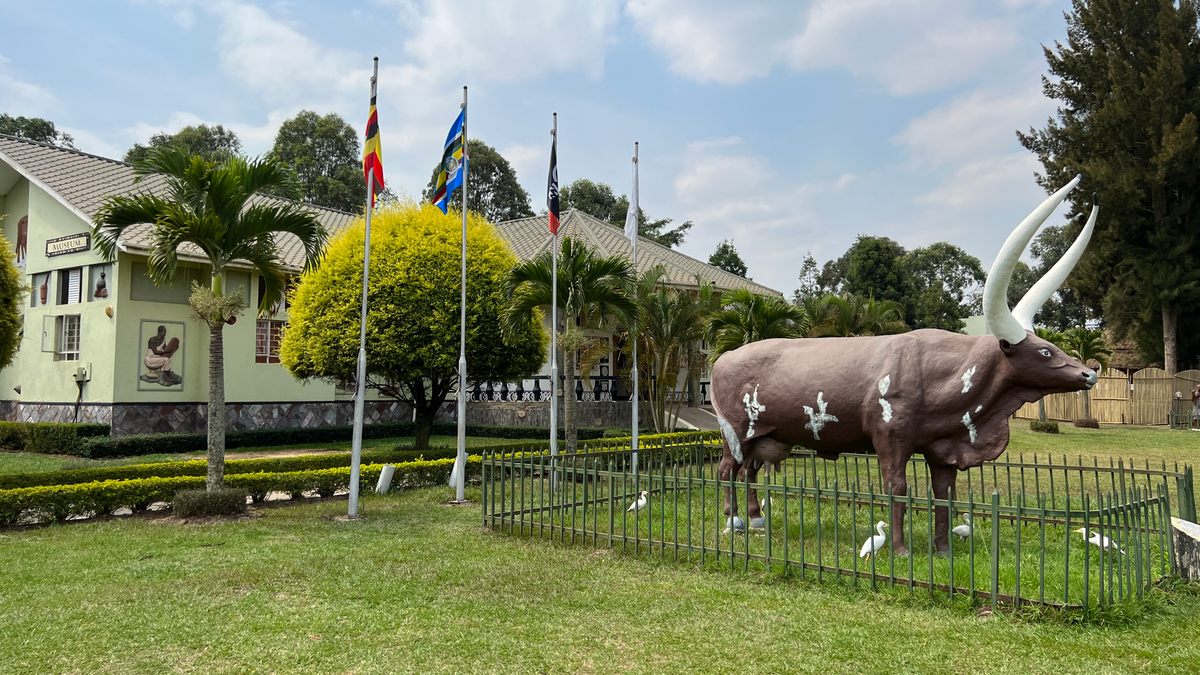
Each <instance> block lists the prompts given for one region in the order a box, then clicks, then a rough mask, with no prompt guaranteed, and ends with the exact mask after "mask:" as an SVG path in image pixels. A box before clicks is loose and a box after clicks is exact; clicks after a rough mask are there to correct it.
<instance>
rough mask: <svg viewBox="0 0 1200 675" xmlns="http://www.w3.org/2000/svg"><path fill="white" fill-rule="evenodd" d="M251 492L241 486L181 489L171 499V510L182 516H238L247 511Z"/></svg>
mask: <svg viewBox="0 0 1200 675" xmlns="http://www.w3.org/2000/svg"><path fill="white" fill-rule="evenodd" d="M249 496H250V493H248V492H246V491H245V490H243V489H240V488H228V487H227V488H220V489H217V490H212V491H208V490H181V491H179V492H176V493H175V498H174V499H173V500H171V512H172V513H174V514H175V515H176V516H179V517H180V518H191V517H192V516H236V515H239V514H242V513H245V512H246V498H247V497H249Z"/></svg>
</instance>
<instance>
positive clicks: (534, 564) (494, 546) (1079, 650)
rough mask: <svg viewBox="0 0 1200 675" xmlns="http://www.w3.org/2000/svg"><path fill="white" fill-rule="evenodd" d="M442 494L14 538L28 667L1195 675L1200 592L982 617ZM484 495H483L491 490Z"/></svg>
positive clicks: (7, 654) (4, 636)
mask: <svg viewBox="0 0 1200 675" xmlns="http://www.w3.org/2000/svg"><path fill="white" fill-rule="evenodd" d="M448 494H449V493H448V491H447V490H446V489H444V488H430V489H425V490H418V491H413V492H409V493H406V494H404V495H403V496H401V497H385V498H377V497H373V496H368V497H366V498H365V499H364V501H363V512H364V513H365V515H366V519H365V520H364V521H361V522H357V523H340V522H335V521H334V520H333V517H334V516H336V515H339V514H343V513H345V508H346V504H345V502H344V501H323V502H320V503H308V504H303V505H297V506H287V507H281V508H268V509H264V510H262V511H260V512H259V513H260V515H261V517H259V518H255V519H252V520H244V521H239V522H224V523H216V524H189V525H180V524H177V523H168V522H163V521H158V520H151V519H144V518H128V519H118V520H110V521H104V522H89V523H79V524H73V525H57V526H50V527H45V528H38V529H31V530H24V531H12V530H10V531H6V532H3V533H0V570H3V571H4V573H3V574H0V625H3V626H4V627H5V630H4V631H0V663H2V664H4V666H3V668H2V669H3V670H6V671H11V672H47V671H56V672H62V671H68V672H106V673H123V672H154V673H157V672H163V671H199V672H243V671H252V672H268V671H269V672H301V671H305V672H348V671H354V672H359V671H361V672H396V671H401V672H448V673H459V672H493V671H503V672H640V673H647V672H660V671H664V670H669V671H674V672H689V671H692V672H730V671H733V670H741V671H749V672H783V671H818V670H819V671H822V672H980V671H988V672H997V671H1003V672H1053V671H1057V672H1064V673H1073V672H1129V671H1145V670H1153V671H1169V670H1175V671H1191V670H1193V669H1194V667H1195V664H1196V663H1197V661H1198V659H1200V622H1197V621H1196V617H1197V616H1200V592H1196V591H1189V590H1182V591H1176V592H1174V593H1172V594H1171V595H1170V596H1169V597H1170V602H1169V603H1167V602H1163V603H1161V606H1160V607H1159V608H1158V609H1156V610H1155V611H1153V612H1152V613H1150V614H1149V615H1147V616H1145V617H1143V618H1141V619H1139V620H1137V621H1134V622H1132V623H1130V624H1128V625H1108V626H1097V625H1091V626H1075V625H1068V624H1064V623H1061V622H1039V621H1032V620H1029V619H1027V618H1019V617H1014V616H1010V615H1004V614H1001V615H995V616H978V615H976V614H974V613H972V612H969V611H967V610H963V609H958V608H946V607H940V606H931V605H929V604H928V603H927V602H926V601H922V600H911V599H908V598H904V597H896V596H894V595H891V594H882V593H871V592H869V591H863V590H859V591H851V590H849V589H842V588H839V587H834V586H830V585H828V584H825V585H818V584H816V583H811V582H797V581H782V580H779V579H775V578H772V577H768V576H764V575H758V574H749V575H743V574H730V573H728V572H710V571H704V570H701V569H697V568H696V567H694V566H689V565H685V564H676V563H673V562H648V561H644V560H638V559H634V558H632V557H627V556H622V555H620V554H617V553H612V552H606V551H593V550H591V549H590V548H584V547H564V546H555V545H551V544H548V543H544V542H536V541H526V540H523V539H520V538H517V537H509V536H503V535H497V534H493V533H489V532H487V531H485V530H483V529H482V528H481V527H480V522H479V509H478V506H477V505H472V506H468V507H450V506H444V505H442V504H440V503H439V502H440V501H441V500H444V499H446V498H447V496H448ZM468 496H471V497H474V498H475V499H478V494H477V493H475V492H471V493H469V494H468Z"/></svg>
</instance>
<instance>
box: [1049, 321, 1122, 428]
mask: <svg viewBox="0 0 1200 675" xmlns="http://www.w3.org/2000/svg"><path fill="white" fill-rule="evenodd" d="M1059 344H1060V345H1061V346H1062V348H1063V351H1065V352H1066V353H1067V354H1068V355H1069V356H1073V357H1075V358H1076V359H1079V362H1080V363H1083V364H1084V365H1088V366H1092V367H1094V368H1096V369H1097V370H1102V369H1104V368H1107V367H1108V360H1109V359H1110V358H1112V355H1113V350H1112V348H1111V347H1109V346H1108V341H1107V340H1105V339H1104V331H1101V330H1089V329H1087V328H1085V327H1083V326H1075V327H1073V328H1068V329H1067V330H1065V331H1063V332H1062V333H1061V337H1060V340H1059ZM1083 417H1084V419H1091V417H1092V392H1091V390H1084V392H1083Z"/></svg>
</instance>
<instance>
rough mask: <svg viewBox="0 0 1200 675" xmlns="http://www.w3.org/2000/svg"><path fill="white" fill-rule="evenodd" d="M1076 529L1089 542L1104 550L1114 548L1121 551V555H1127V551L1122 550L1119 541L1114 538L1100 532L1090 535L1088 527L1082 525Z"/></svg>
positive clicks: (1118, 551)
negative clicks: (1118, 544)
mask: <svg viewBox="0 0 1200 675" xmlns="http://www.w3.org/2000/svg"><path fill="white" fill-rule="evenodd" d="M1075 531H1076V532H1078V533H1079V534H1081V535H1083V538H1084V539H1086V540H1087V543H1089V544H1091V545H1092V546H1095V547H1097V548H1099V549H1100V550H1102V551H1106V550H1108V549H1112V550H1114V551H1116V552H1117V553H1120V554H1121V555H1125V551H1123V550H1121V547H1120V546H1117V542H1115V541H1113V540H1112V539H1109V538H1108V537H1105V536H1103V535H1101V534H1100V533H1099V532H1093V533H1092V536H1090V537H1089V536H1088V529H1087V528H1086V527H1081V528H1079V529H1078V530H1075Z"/></svg>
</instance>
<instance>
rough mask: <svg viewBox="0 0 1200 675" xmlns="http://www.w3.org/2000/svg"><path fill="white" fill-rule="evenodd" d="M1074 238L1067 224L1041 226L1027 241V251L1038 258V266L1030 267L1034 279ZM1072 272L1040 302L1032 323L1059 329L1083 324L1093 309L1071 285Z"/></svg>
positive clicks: (1068, 246) (1054, 261) (1042, 272)
mask: <svg viewBox="0 0 1200 675" xmlns="http://www.w3.org/2000/svg"><path fill="white" fill-rule="evenodd" d="M1076 234H1078V232H1076ZM1074 241H1075V237H1074V236H1070V233H1069V231H1068V228H1066V227H1064V226H1062V225H1048V226H1046V227H1043V228H1042V229H1041V231H1039V232H1038V234H1037V236H1036V237H1034V239H1033V243H1031V244H1030V245H1029V254H1030V255H1031V256H1032V257H1033V258H1034V260H1036V261H1037V266H1036V267H1034V268H1033V269H1032V270H1031V274H1032V277H1033V280H1034V281H1036V280H1037V279H1040V278H1041V277H1042V276H1043V275H1044V274H1046V272H1049V271H1050V268H1051V267H1053V266H1054V263H1056V262H1058V261H1059V259H1060V258H1062V257H1063V254H1064V253H1066V252H1067V249H1068V248H1070V246H1071V244H1072V243H1074ZM1075 276H1076V275H1072V276H1071V277H1068V278H1067V282H1066V283H1065V284H1064V285H1063V286H1062V287H1060V288H1059V289H1058V291H1056V292H1055V294H1054V295H1052V296H1051V297H1050V299H1049V300H1047V301H1046V304H1044V305H1042V309H1041V310H1039V311H1038V313H1037V315H1036V316H1035V317H1034V319H1033V321H1034V323H1035V324H1037V325H1040V326H1049V327H1051V328H1054V329H1055V330H1060V331H1062V330H1066V329H1068V328H1070V327H1071V326H1082V325H1083V324H1084V323H1085V322H1086V321H1087V320H1088V317H1089V315H1091V314H1092V313H1093V312H1091V311H1089V309H1088V307H1087V305H1086V304H1085V303H1084V301H1083V298H1082V297H1081V296H1080V293H1079V291H1078V290H1076V289H1075V288H1073V287H1072V284H1073V279H1074V278H1075Z"/></svg>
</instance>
